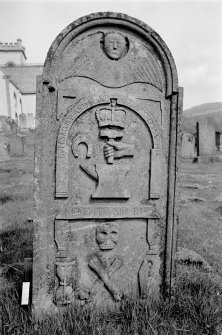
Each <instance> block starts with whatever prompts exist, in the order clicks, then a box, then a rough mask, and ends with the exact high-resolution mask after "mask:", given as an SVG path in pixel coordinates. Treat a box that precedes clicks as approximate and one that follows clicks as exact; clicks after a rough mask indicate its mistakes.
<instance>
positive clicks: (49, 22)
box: [0, 0, 222, 108]
mask: <svg viewBox="0 0 222 335" xmlns="http://www.w3.org/2000/svg"><path fill="white" fill-rule="evenodd" d="M98 11H115V12H122V13H126V14H128V15H130V16H133V17H136V18H138V19H140V20H142V21H144V22H145V23H147V24H148V25H149V26H151V27H152V28H153V29H155V30H156V31H157V33H158V34H159V35H160V36H161V37H162V38H163V40H164V41H165V43H166V44H167V45H168V47H169V49H170V50H171V52H172V54H173V57H174V59H175V62H176V66H177V70H178V75H179V84H180V86H183V87H184V108H189V107H192V106H194V105H199V104H202V103H206V102H215V101H222V1H204V0H199V1H180V0H177V1H166V0H165V1H158V0H156V1H155V2H154V1H149V0H145V1H140V0H132V1H130V0H125V1H121V0H112V1H109V0H102V1H94V0H91V1H85V0H82V1H75V0H72V1H62V0H60V1H54V0H48V1H45V0H44V1H42V0H38V1H34V0H29V1H20V0H15V1H2V0H0V41H2V42H15V41H16V39H17V38H21V39H22V41H23V45H24V46H25V48H26V55H27V58H28V59H27V62H29V63H43V62H44V60H45V57H46V54H47V51H48V49H49V47H50V45H51V43H52V42H53V40H54V39H55V38H56V36H57V35H58V34H59V33H60V32H61V30H63V29H64V28H65V27H66V26H67V25H68V24H70V23H71V22H72V21H74V20H76V19H78V18H79V17H81V16H83V15H86V14H90V13H93V12H98Z"/></svg>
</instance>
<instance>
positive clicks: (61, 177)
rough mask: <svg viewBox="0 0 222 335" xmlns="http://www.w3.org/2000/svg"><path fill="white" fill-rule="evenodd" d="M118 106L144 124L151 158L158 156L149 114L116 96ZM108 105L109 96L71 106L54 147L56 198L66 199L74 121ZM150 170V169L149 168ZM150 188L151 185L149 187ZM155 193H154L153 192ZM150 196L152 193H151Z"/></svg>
mask: <svg viewBox="0 0 222 335" xmlns="http://www.w3.org/2000/svg"><path fill="white" fill-rule="evenodd" d="M116 98H117V100H118V104H120V105H123V106H125V107H127V108H130V109H132V110H133V111H135V112H136V113H137V114H138V115H139V116H140V117H141V118H142V119H143V120H144V122H145V123H146V125H147V127H148V129H149V130H150V134H151V137H152V143H153V150H152V156H153V155H154V152H155V156H160V154H161V152H162V142H161V134H160V131H159V129H158V127H157V125H156V122H155V120H154V119H153V117H152V116H151V115H150V113H149V112H148V111H147V110H145V109H144V107H142V106H141V105H140V104H136V103H134V102H133V101H131V100H129V99H128V98H125V97H122V96H118V95H116ZM104 103H110V97H109V96H100V97H91V98H86V99H84V100H80V101H78V102H77V103H76V104H74V105H72V106H71V107H70V108H69V110H68V113H67V115H66V116H65V118H64V119H63V122H62V124H61V126H60V129H59V133H58V137H57V146H56V195H55V196H56V198H67V197H68V156H69V145H68V144H67V138H68V133H69V130H70V128H71V126H72V124H73V123H74V122H75V121H76V119H77V118H78V117H79V116H80V115H81V114H82V113H84V112H85V111H86V110H88V109H89V108H93V107H95V106H97V105H99V104H104ZM151 169H152V168H151ZM151 188H152V185H151ZM153 193H156V192H153ZM151 196H152V191H151ZM158 197H159V194H157V195H154V198H158Z"/></svg>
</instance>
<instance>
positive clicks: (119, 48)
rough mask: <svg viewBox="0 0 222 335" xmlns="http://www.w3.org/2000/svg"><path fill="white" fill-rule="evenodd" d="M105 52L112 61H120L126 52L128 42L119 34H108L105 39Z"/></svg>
mask: <svg viewBox="0 0 222 335" xmlns="http://www.w3.org/2000/svg"><path fill="white" fill-rule="evenodd" d="M104 50H105V53H106V54H107V56H108V57H109V58H111V59H115V60H118V59H120V58H121V57H122V56H123V55H124V54H125V52H126V40H125V38H124V37H123V36H122V35H120V34H117V33H110V34H107V35H106V36H105V38H104Z"/></svg>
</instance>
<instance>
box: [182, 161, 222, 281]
mask: <svg viewBox="0 0 222 335" xmlns="http://www.w3.org/2000/svg"><path fill="white" fill-rule="evenodd" d="M221 171H222V163H221V162H214V163H208V164H200V163H191V162H186V161H184V162H183V163H182V167H181V188H180V226H179V235H178V246H179V247H184V248H187V249H189V250H194V251H195V252H197V253H198V254H200V255H201V256H202V257H203V258H204V259H205V260H206V261H207V262H208V263H209V265H210V266H212V268H213V269H214V271H215V272H217V273H218V274H220V275H222V259H221V254H222V239H221V236H222V226H221V219H222V174H221Z"/></svg>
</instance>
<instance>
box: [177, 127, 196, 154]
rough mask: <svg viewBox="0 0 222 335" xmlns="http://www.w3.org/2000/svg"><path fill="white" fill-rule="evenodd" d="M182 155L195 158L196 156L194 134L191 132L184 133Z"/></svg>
mask: <svg viewBox="0 0 222 335" xmlns="http://www.w3.org/2000/svg"><path fill="white" fill-rule="evenodd" d="M181 156H182V157H183V158H194V157H195V156H196V153H195V136H194V135H192V134H189V133H185V134H183V137H182V152H181Z"/></svg>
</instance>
